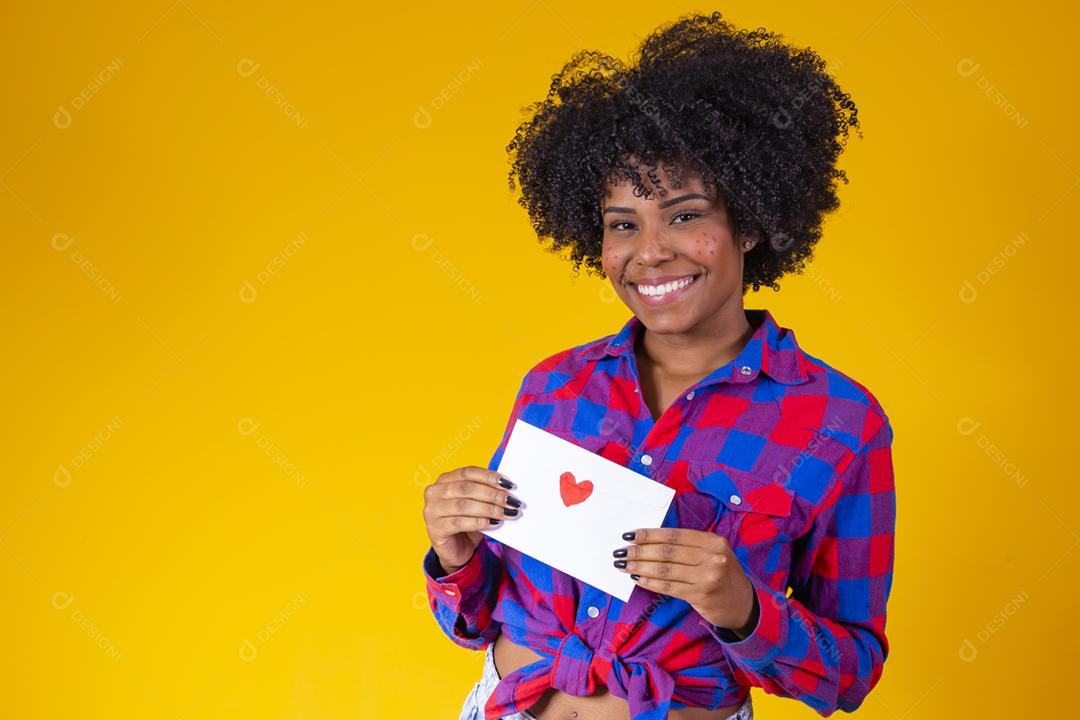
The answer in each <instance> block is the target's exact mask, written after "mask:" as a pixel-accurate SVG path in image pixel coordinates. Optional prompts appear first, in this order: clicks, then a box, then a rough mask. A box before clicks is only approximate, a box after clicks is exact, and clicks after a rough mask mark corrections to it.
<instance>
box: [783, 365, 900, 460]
mask: <svg viewBox="0 0 1080 720" xmlns="http://www.w3.org/2000/svg"><path fill="white" fill-rule="evenodd" d="M800 352H801V353H802V356H803V359H804V360H805V365H804V367H805V368H806V371H807V375H808V377H809V380H808V381H807V382H805V383H802V384H800V385H795V386H792V387H788V388H787V393H786V396H785V397H784V399H783V400H782V409H783V411H784V416H785V420H787V421H788V422H794V424H796V425H799V426H802V427H810V426H813V428H814V429H815V430H817V431H818V432H820V433H822V434H824V435H828V436H829V437H832V438H833V439H835V440H838V441H839V442H841V443H843V444H844V445H846V446H847V447H848V448H849V449H850V450H851V451H852V452H858V451H860V450H862V449H864V448H866V447H867V446H868V444H870V443H871V442H874V443H881V442H884V443H885V444H888V443H890V442H891V441H892V425H891V423H890V421H889V416H888V414H887V413H886V411H885V408H884V407H883V406H882V404H881V402H880V401H879V400H878V398H877V396H875V395H874V393H873V392H871V391H870V389H869V388H868V387H866V385H864V384H863V383H861V382H860V381H858V380H856V379H855V378H854V377H852V375H850V374H848V373H847V372H844V371H843V370H841V369H839V368H837V367H835V366H834V365H832V364H831V363H828V362H826V361H825V360H822V359H821V358H819V357H817V356H815V355H812V354H810V353H808V352H806V350H805V349H802V348H800Z"/></svg>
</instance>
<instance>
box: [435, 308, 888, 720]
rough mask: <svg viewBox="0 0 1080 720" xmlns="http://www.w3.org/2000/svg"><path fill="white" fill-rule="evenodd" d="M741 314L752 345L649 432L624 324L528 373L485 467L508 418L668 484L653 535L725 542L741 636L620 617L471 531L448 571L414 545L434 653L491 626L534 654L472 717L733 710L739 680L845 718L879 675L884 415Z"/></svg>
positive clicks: (659, 598)
mask: <svg viewBox="0 0 1080 720" xmlns="http://www.w3.org/2000/svg"><path fill="white" fill-rule="evenodd" d="M745 312H746V316H747V319H748V320H749V322H750V324H751V325H752V326H753V327H754V328H755V332H754V334H753V337H751V339H750V341H749V343H747V345H746V346H745V348H744V349H743V350H742V352H740V353H739V355H738V357H736V358H735V359H734V360H732V361H731V362H729V363H727V364H726V365H724V366H722V367H720V368H717V369H716V370H714V371H713V372H712V373H710V374H709V375H708V376H707V377H705V378H704V379H702V380H700V381H699V382H697V383H696V384H694V385H693V386H692V387H689V388H687V389H686V390H685V391H684V392H683V394H682V395H680V396H679V397H678V398H677V399H676V400H675V401H674V402H673V403H672V405H671V406H670V407H668V408H667V409H665V410H664V412H663V414H662V415H661V416H660V417H659V418H656V419H655V420H654V419H653V417H652V413H651V412H650V411H649V409H648V408H647V406H646V405H645V402H644V401H643V399H642V398H641V390H640V384H639V382H638V372H637V365H636V359H635V355H634V345H635V341H636V340H637V338H638V336H639V334H640V333H641V332H642V328H643V325H642V324H641V321H640V320H639V319H638V318H637V317H636V316H632V317H631V318H630V319H629V320H628V321H627V322H626V324H625V325H624V326H623V328H622V329H621V330H620V331H619V332H618V333H616V334H615V335H610V336H607V337H604V338H601V339H599V340H596V341H593V342H590V343H587V344H585V345H580V346H577V347H573V348H570V349H568V350H565V351H563V352H560V353H558V354H556V355H553V356H551V357H549V358H547V359H546V360H543V361H542V362H540V363H538V364H537V365H536V366H535V367H533V368H532V369H531V370H530V371H529V372H528V373H527V374H526V376H525V378H524V380H523V382H522V384H521V388H520V390H519V391H518V395H517V399H516V401H515V403H514V406H513V411H512V413H511V416H510V419H509V421H508V423H507V426H506V429H505V430H504V432H503V437H502V441H501V443H500V444H499V447H498V448H497V449H496V451H495V454H494V455H493V456H492V458H491V462H490V463H489V464H488V467H489V469H493V470H497V469H498V465H499V462H500V459H501V457H502V454H503V451H504V450H505V448H506V442H507V440H508V439H509V434H510V430H511V428H512V427H513V424H514V421H515V420H516V419H518V418H521V419H523V420H525V421H526V422H529V423H531V424H533V425H536V426H538V427H541V428H544V429H545V430H547V431H548V432H551V433H553V434H555V435H558V436H559V437H562V438H564V439H566V440H570V441H571V442H574V443H576V444H577V445H580V446H582V447H584V448H586V449H587V450H590V451H593V452H596V453H599V454H600V455H602V456H604V457H606V458H608V459H610V460H613V461H615V462H617V463H619V464H621V465H624V466H625V467H628V468H630V469H632V470H634V471H636V472H638V473H640V474H642V475H645V476H647V477H650V478H652V479H654V480H656V481H657V482H661V483H664V484H665V485H668V486H669V487H671V488H673V489H674V490H675V492H676V495H675V498H674V500H673V501H672V506H671V509H670V511H669V512H668V515H667V517H666V518H665V520H664V522H663V527H672V526H677V527H682V528H694V529H698V530H707V531H711V532H716V533H720V534H722V535H723V536H724V537H725V538H726V539H727V541H728V544H729V545H730V547H731V548H732V550H733V551H734V554H735V556H736V557H737V558H738V560H739V562H740V564H741V565H742V567H743V570H744V571H745V572H746V574H747V576H748V577H749V579H750V582H751V584H752V585H753V587H754V589H755V592H756V593H757V602H758V605H759V608H760V610H759V620H758V623H757V626H756V627H755V629H754V630H753V632H752V633H751V634H750V635H748V636H747V637H745V638H744V639H741V640H740V639H739V638H738V637H737V636H736V635H734V634H733V633H731V632H730V631H729V630H727V629H724V628H719V627H716V626H713V625H710V624H709V623H708V622H707V621H706V620H705V619H704V618H702V617H701V615H699V614H698V613H697V612H696V611H695V610H694V609H693V608H692V607H691V606H690V604H689V603H687V602H685V601H683V600H680V599H677V598H672V597H666V596H663V595H659V594H657V593H654V592H652V591H650V590H647V589H645V588H643V587H636V588H634V591H633V595H632V596H631V598H630V600H629V601H628V602H625V603H624V602H622V601H621V600H618V599H617V598H614V597H612V596H610V595H608V594H606V593H604V592H602V591H601V590H598V589H597V588H594V587H592V586H590V585H588V584H586V583H583V582H581V581H579V580H576V579H574V578H573V577H570V576H569V575H566V574H565V573H563V572H560V571H558V570H555V569H553V568H552V567H550V566H549V565H547V564H545V563H541V562H539V561H537V560H535V559H534V558H532V557H530V556H528V555H525V554H523V553H520V552H518V551H516V550H514V549H513V548H511V547H508V546H506V545H503V544H502V543H500V542H498V541H495V540H492V539H491V538H489V537H487V536H486V535H485V536H484V539H483V541H482V542H481V543H480V545H479V546H478V547H477V550H476V552H475V553H474V554H473V556H472V558H471V559H470V560H469V562H468V563H467V564H466V565H465V566H464V567H462V568H460V569H458V570H457V571H456V572H454V573H452V574H450V575H444V576H443V575H441V573H442V569H441V567H440V565H439V562H438V557H437V556H436V555H435V553H434V550H433V549H429V550H428V552H427V554H426V555H425V557H424V560H423V568H424V573H425V576H426V578H427V592H428V598H429V602H430V606H431V610H432V612H433V613H434V615H435V619H436V620H437V621H438V623H439V625H440V627H441V628H442V629H443V631H444V632H445V633H446V634H447V635H448V636H449V637H450V638H451V639H452V640H453V641H454V642H456V643H457V644H459V645H462V646H463V647H467V648H471V649H474V650H481V649H485V648H486V647H487V646H488V645H489V644H490V643H491V642H492V641H494V639H495V638H496V637H497V636H498V635H499V633H500V632H503V633H506V634H507V635H508V636H509V638H510V640H512V641H513V642H514V643H516V644H519V645H524V646H527V647H530V648H532V649H533V650H534V651H536V652H537V653H539V654H540V655H541V656H542V659H540V660H537V661H535V662H533V663H529V664H527V665H525V666H523V667H521V668H519V669H518V670H515V671H514V672H511V673H510V674H508V675H506V676H505V677H503V678H502V680H501V681H500V683H499V685H498V686H497V687H496V689H495V691H494V692H493V693H492V694H491V697H490V699H489V701H488V702H487V705H486V706H485V719H486V720H494V719H495V718H499V717H502V716H503V715H507V714H511V713H513V712H518V711H521V710H523V709H526V708H528V707H530V706H531V705H532V704H533V703H535V702H536V701H537V700H538V699H539V698H540V697H541V695H542V694H543V693H544V691H545V690H547V689H548V688H551V687H554V688H557V689H559V690H561V691H563V692H566V693H570V694H572V695H578V696H584V695H592V694H594V693H596V692H597V691H598V690H600V689H602V688H603V687H606V688H607V689H608V690H609V691H610V692H612V693H613V694H615V695H617V696H619V697H621V698H625V699H626V700H627V702H628V704H629V710H630V716H631V718H632V720H660V719H661V718H666V717H667V716H668V711H669V710H670V709H673V708H680V707H687V706H693V707H702V708H708V709H715V708H719V707H723V706H725V705H731V704H735V703H738V702H740V701H742V700H743V699H745V697H746V694H747V692H749V690H748V688H749V687H751V686H755V687H760V688H762V690H764V691H765V692H766V693H770V694H773V695H780V696H784V697H791V698H796V699H798V700H801V701H802V702H804V703H806V704H807V705H809V706H810V707H812V708H813V709H814V710H815V711H817V712H818V713H819V714H820V715H822V716H827V715H829V714H831V713H833V712H835V711H836V710H837V709H840V710H844V711H847V712H851V711H853V710H855V709H856V708H857V707H858V706H859V705H860V704H861V703H862V701H863V699H864V698H865V697H866V695H867V693H869V692H870V690H871V689H872V688H873V687H874V685H875V684H876V683H877V681H878V679H879V678H880V677H881V672H882V667H883V664H884V661H885V658H886V656H887V655H888V648H889V646H888V641H887V640H886V637H885V605H886V602H887V600H888V597H889V593H890V590H891V586H892V568H893V551H894V542H893V532H894V528H895V521H896V496H895V490H894V486H893V472H892V455H891V444H892V428H891V426H890V424H889V419H888V417H887V416H886V414H885V412H884V410H883V409H882V407H881V405H880V404H879V403H878V402H877V400H876V399H875V398H874V396H873V395H871V394H870V392H869V391H868V390H867V389H866V388H864V387H863V386H861V385H860V384H858V383H857V382H855V381H854V380H852V379H851V378H849V377H847V376H846V375H844V374H842V373H840V372H839V371H837V370H835V369H833V368H832V367H830V366H828V365H826V364H825V363H824V362H822V361H821V360H818V359H817V358H814V357H812V356H811V355H809V354H807V353H806V352H804V351H803V350H801V349H800V348H799V346H798V345H797V344H796V342H795V335H794V333H793V332H792V331H791V330H790V329H787V328H782V327H779V326H778V325H777V324H776V322H775V321H774V319H773V317H772V315H771V314H770V313H769V311H768V310H749V309H748V310H746V311H745ZM510 479H511V480H513V478H510ZM627 529H631V528H627ZM612 549H613V550H614V548H612ZM789 587H790V589H791V594H790V595H788V594H787V592H786V591H787V589H788V588H789Z"/></svg>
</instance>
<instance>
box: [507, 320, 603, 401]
mask: <svg viewBox="0 0 1080 720" xmlns="http://www.w3.org/2000/svg"><path fill="white" fill-rule="evenodd" d="M616 334H617V333H612V334H609V335H605V336H604V337H601V338H597V339H595V340H589V341H588V342H584V343H580V344H578V345H574V346H573V347H568V348H566V349H564V350H559V351H558V352H556V353H553V354H551V355H548V356H547V357H545V358H544V359H542V360H540V361H539V362H537V363H535V364H534V365H533V366H532V367H531V368H529V370H528V371H527V372H526V373H525V377H524V378H523V379H522V383H521V384H522V391H523V392H524V393H526V394H528V395H542V394H545V393H550V392H556V391H558V390H560V389H562V388H564V387H566V386H567V385H568V384H571V383H573V382H574V381H575V380H580V379H584V378H587V377H588V376H589V375H591V374H592V371H593V368H595V367H596V363H597V361H598V359H599V357H598V355H599V351H600V350H601V349H602V348H603V347H604V346H606V345H607V344H608V343H609V342H610V341H611V340H612V338H614V337H615V335H616Z"/></svg>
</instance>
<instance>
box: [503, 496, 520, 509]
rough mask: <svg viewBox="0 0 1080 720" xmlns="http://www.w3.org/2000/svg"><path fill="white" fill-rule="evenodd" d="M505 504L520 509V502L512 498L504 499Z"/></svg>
mask: <svg viewBox="0 0 1080 720" xmlns="http://www.w3.org/2000/svg"><path fill="white" fill-rule="evenodd" d="M506 504H507V505H509V506H510V507H521V501H520V500H518V499H517V498H516V497H513V496H511V497H508V498H506Z"/></svg>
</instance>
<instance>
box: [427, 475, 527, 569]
mask: <svg viewBox="0 0 1080 720" xmlns="http://www.w3.org/2000/svg"><path fill="white" fill-rule="evenodd" d="M512 487H514V484H513V483H512V482H510V481H509V480H507V479H506V478H504V477H502V476H501V475H499V473H497V472H493V471H491V470H488V469H486V468H482V467H476V466H474V465H469V466H466V467H462V468H458V469H457V470H449V471H447V472H444V473H443V474H442V475H439V477H438V478H436V479H435V482H433V483H432V484H431V485H428V486H427V487H425V488H424V524H425V525H426V526H427V534H428V537H429V538H430V539H431V547H432V548H433V549H434V550H435V554H436V555H438V556H439V563H440V564H441V565H442V567H443V570H445V571H446V574H447V575H449V574H450V573H452V572H454V571H455V570H458V569H460V568H461V567H462V566H463V565H464V564H465V563H467V562H469V558H471V557H472V555H473V552H474V551H475V550H476V546H477V545H479V544H480V541H481V540H483V539H484V535H483V534H482V533H481V532H480V530H481V529H485V528H492V527H494V526H496V525H498V524H499V523H500V522H502V521H503V519H504V518H507V517H517V516H518V514H519V510H518V508H519V507H521V501H520V500H518V499H517V498H515V497H514V496H513V495H511V494H510V493H508V492H506V490H505V488H512Z"/></svg>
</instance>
